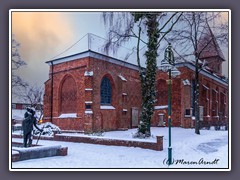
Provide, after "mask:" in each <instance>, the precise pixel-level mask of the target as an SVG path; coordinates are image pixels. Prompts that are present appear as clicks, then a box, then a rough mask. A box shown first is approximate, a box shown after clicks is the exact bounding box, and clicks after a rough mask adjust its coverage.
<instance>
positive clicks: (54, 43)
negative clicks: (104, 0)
mask: <svg viewBox="0 0 240 180" xmlns="http://www.w3.org/2000/svg"><path fill="white" fill-rule="evenodd" d="M11 25H12V34H14V37H15V39H16V40H17V41H18V42H19V43H20V44H21V47H20V53H21V57H22V59H23V60H24V61H25V62H26V63H27V66H24V67H22V68H21V69H20V70H19V74H20V75H21V76H22V77H23V78H24V79H25V80H26V81H27V82H29V83H30V84H32V85H33V84H37V85H40V86H43V84H44V82H45V81H46V80H47V79H48V71H49V66H48V64H46V63H45V62H46V61H48V60H51V59H52V58H53V57H55V56H56V55H58V54H59V53H61V52H63V51H64V50H66V49H67V48H68V47H70V46H71V45H72V44H74V43H75V42H76V41H77V40H79V39H81V38H82V37H83V36H84V35H86V34H87V33H93V34H96V35H98V36H101V37H106V28H105V27H104V24H103V20H102V18H101V12H36V11H32V12H16V11H13V12H12V16H11ZM75 53H78V52H75ZM225 57H227V55H226V53H225ZM223 69H224V70H223V71H224V72H223V73H224V74H226V75H227V74H228V72H227V63H225V64H224V68H223Z"/></svg>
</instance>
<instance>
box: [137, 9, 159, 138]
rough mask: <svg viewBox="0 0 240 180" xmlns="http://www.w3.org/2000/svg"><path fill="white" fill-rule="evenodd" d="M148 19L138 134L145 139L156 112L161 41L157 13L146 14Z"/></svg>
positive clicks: (149, 132) (149, 133)
mask: <svg viewBox="0 0 240 180" xmlns="http://www.w3.org/2000/svg"><path fill="white" fill-rule="evenodd" d="M145 17H146V18H147V23H146V26H147V36H148V42H147V51H146V52H145V56H146V71H145V73H142V72H141V73H140V76H141V81H142V82H141V84H142V112H141V115H140V125H139V127H138V132H139V133H142V134H143V135H144V136H145V137H149V136H150V135H151V131H150V126H151V118H152V116H153V112H154V103H155V97H156V87H155V80H156V70H157V57H158V53H157V49H158V39H159V36H160V34H159V29H158V26H159V23H158V21H157V14H156V13H146V14H145Z"/></svg>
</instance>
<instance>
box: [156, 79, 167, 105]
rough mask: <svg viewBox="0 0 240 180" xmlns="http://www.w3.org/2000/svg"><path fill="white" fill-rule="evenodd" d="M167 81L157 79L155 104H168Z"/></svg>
mask: <svg viewBox="0 0 240 180" xmlns="http://www.w3.org/2000/svg"><path fill="white" fill-rule="evenodd" d="M167 88H168V87H167V82H166V80H164V79H160V80H158V81H157V97H156V99H157V104H158V105H167V104H168V89H167Z"/></svg>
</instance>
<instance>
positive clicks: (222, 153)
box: [12, 128, 228, 170]
mask: <svg viewBox="0 0 240 180" xmlns="http://www.w3.org/2000/svg"><path fill="white" fill-rule="evenodd" d="M133 131H134V130H129V131H123V132H119V131H117V132H108V133H105V134H104V137H112V138H120V137H122V138H123V139H129V138H131V136H132V133H133ZM152 134H153V137H151V138H150V139H149V141H155V139H154V136H155V135H163V136H164V146H163V148H164V149H163V151H154V150H148V149H141V148H134V147H121V146H105V145H95V144H84V143H70V142H57V141H43V140H41V141H40V142H39V143H40V144H42V145H57V144H60V145H62V146H67V147H68V155H67V156H55V157H49V158H42V159H32V160H26V161H19V162H14V163H12V168H27V169H30V168H75V169H80V168H144V169H145V168H156V169H157V170H158V169H160V168H169V167H168V166H167V165H166V163H165V161H166V158H167V156H168V129H167V128H152ZM14 141H20V142H21V141H22V139H14ZM172 148H173V159H174V161H175V163H174V164H173V165H171V166H170V168H228V132H227V131H215V130H202V131H201V135H196V134H194V130H193V129H183V128H173V129H172ZM200 160H201V162H202V161H204V162H215V160H217V163H212V164H210V163H208V164H206V163H205V164H204V163H199V161H200ZM196 162H197V163H196Z"/></svg>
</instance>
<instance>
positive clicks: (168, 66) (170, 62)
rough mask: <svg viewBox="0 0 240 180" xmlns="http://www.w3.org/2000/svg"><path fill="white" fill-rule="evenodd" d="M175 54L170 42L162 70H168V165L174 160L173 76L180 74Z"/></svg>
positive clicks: (162, 62)
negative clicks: (172, 137) (172, 135)
mask: <svg viewBox="0 0 240 180" xmlns="http://www.w3.org/2000/svg"><path fill="white" fill-rule="evenodd" d="M174 65H175V62H174V55H173V51H172V46H171V44H170V43H169V44H168V47H167V48H166V50H165V53H164V59H163V60H162V61H161V65H160V70H162V71H163V72H168V80H167V84H168V161H167V163H168V165H169V166H170V165H171V164H172V163H173V162H172V144H171V143H172V139H171V127H172V118H171V115H172V77H176V76H178V75H180V71H178V70H177V68H176V67H174Z"/></svg>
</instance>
